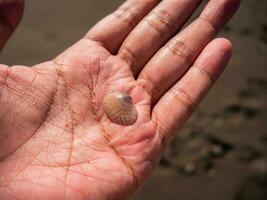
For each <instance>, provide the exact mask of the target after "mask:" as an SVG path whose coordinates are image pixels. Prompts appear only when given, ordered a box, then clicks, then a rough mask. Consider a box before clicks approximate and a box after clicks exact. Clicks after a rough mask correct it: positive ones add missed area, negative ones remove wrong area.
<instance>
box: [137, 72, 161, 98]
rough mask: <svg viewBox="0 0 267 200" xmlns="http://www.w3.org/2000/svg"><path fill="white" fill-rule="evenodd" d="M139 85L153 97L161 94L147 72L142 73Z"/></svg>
mask: <svg viewBox="0 0 267 200" xmlns="http://www.w3.org/2000/svg"><path fill="white" fill-rule="evenodd" d="M139 83H140V85H141V87H142V88H144V90H145V91H146V92H147V93H148V94H149V95H151V96H154V93H155V92H157V93H158V92H160V88H159V87H158V84H157V83H156V80H154V78H153V77H151V76H149V75H148V74H147V73H146V72H142V74H141V75H140V79H139Z"/></svg>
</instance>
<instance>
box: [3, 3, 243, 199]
mask: <svg viewBox="0 0 267 200" xmlns="http://www.w3.org/2000/svg"><path fill="white" fill-rule="evenodd" d="M199 4H200V0H163V1H159V0H146V1H139V0H128V1H126V2H125V3H124V4H123V5H122V6H121V7H120V8H118V10H116V11H115V12H114V13H113V14H111V15H109V16H107V17H106V18H105V19H103V20H102V21H100V22H99V23H98V24H97V25H96V26H94V27H93V28H92V29H91V30H90V31H89V32H88V33H87V34H86V35H85V36H84V37H83V38H82V39H81V40H79V41H78V42H77V43H76V44H74V45H73V46H72V47H70V48H69V49H67V50H66V51H65V52H63V53H62V54H60V55H59V56H57V57H56V58H55V59H53V60H51V61H48V62H45V63H41V64H38V65H35V66H31V68H29V67H26V66H12V67H8V66H5V65H0V199H6V200H9V199H41V200H42V199H77V200H78V199H79V200H80V199H97V200H113V199H116V200H120V199H127V198H128V197H130V196H131V195H132V194H133V193H134V192H135V191H136V190H137V189H138V188H139V186H140V185H141V184H142V183H143V182H144V181H145V180H146V178H147V177H148V176H149V175H150V174H151V173H152V171H153V169H155V166H156V165H157V163H158V161H159V159H160V156H161V153H162V152H163V151H164V148H165V147H166V145H167V144H169V143H170V142H171V141H172V138H173V137H174V136H175V134H176V133H177V132H178V131H179V130H180V129H181V127H182V126H183V125H184V123H185V122H186V121H187V119H188V118H189V117H190V115H191V114H192V112H193V111H194V110H195V109H196V107H197V105H198V104H199V103H200V101H201V100H202V98H203V97H204V96H205V95H206V94H207V92H208V91H209V90H210V88H211V87H212V85H213V84H214V83H215V81H216V80H217V78H218V77H219V75H220V74H221V73H222V71H223V69H224V67H225V66H226V64H227V62H228V61H229V59H230V56H231V50H232V45H231V43H230V42H229V41H228V40H226V39H224V38H217V39H214V38H215V36H216V33H217V32H218V31H220V30H221V28H223V26H224V25H225V24H226V23H227V22H228V20H229V19H230V18H231V17H232V15H233V14H234V13H235V11H236V10H237V8H238V5H239V1H238V0H210V1H209V3H207V5H206V7H205V9H204V10H203V11H202V13H201V14H200V16H199V17H198V18H197V19H196V20H194V22H192V23H190V24H189V25H188V26H186V27H185V28H184V29H183V30H182V31H180V30H181V27H182V26H183V25H184V24H185V22H186V21H187V19H188V18H189V17H190V16H191V15H192V14H193V12H194V10H195V8H197V6H198V5H199ZM22 10H23V2H22V1H19V0H5V1H3V0H1V1H0V11H1V12H0V15H1V18H0V19H1V20H0V35H1V37H0V44H1V45H0V46H1V47H3V46H4V44H5V42H6V41H7V40H8V38H9V36H10V35H11V33H12V31H13V30H14V29H15V27H16V26H17V24H18V23H19V21H20V18H21V15H22ZM113 91H120V92H124V93H128V94H130V95H131V96H132V98H133V101H134V103H135V105H136V107H137V110H138V114H139V117H138V120H137V122H136V123H135V124H133V125H131V126H120V125H116V124H113V123H111V122H110V120H109V119H108V118H107V117H106V115H105V114H104V112H103V107H102V101H103V98H104V96H105V95H106V94H108V93H110V92H113Z"/></svg>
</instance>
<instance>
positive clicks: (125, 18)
mask: <svg viewBox="0 0 267 200" xmlns="http://www.w3.org/2000/svg"><path fill="white" fill-rule="evenodd" d="M159 1H160V0H145V1H140V0H128V1H126V2H125V3H124V4H123V5H122V6H121V7H119V8H118V9H117V10H116V11H115V12H113V13H112V14H111V15H109V16H107V17H106V18H104V19H103V20H102V21H100V22H99V23H98V24H96V25H95V26H94V27H93V28H92V29H91V30H90V31H89V32H88V33H87V35H86V37H87V38H90V39H92V40H95V41H98V42H100V43H101V44H103V46H105V47H106V48H107V49H108V50H109V51H110V52H111V53H115V52H116V51H117V50H118V48H119V46H120V45H121V43H122V42H123V40H124V39H125V38H126V36H127V35H128V34H129V33H130V32H131V31H132V29H133V28H134V27H135V26H136V24H138V22H139V21H140V20H141V19H142V18H143V17H144V16H145V15H146V14H147V13H148V12H149V11H150V10H151V9H152V8H154V7H155V6H156V5H157V4H158V3H159Z"/></svg>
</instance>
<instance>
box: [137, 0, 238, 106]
mask: <svg viewBox="0 0 267 200" xmlns="http://www.w3.org/2000/svg"><path fill="white" fill-rule="evenodd" d="M238 5H239V1H237V0H211V1H210V3H209V4H208V5H207V6H206V8H205V9H204V11H203V12H202V13H201V15H200V16H199V17H198V18H197V19H196V20H195V21H194V22H193V23H192V24H190V25H189V26H188V27H187V28H185V29H184V30H183V31H182V32H181V33H180V34H178V35H177V36H175V37H174V38H173V39H172V40H170V41H169V42H168V43H167V44H166V45H165V46H164V47H163V48H162V49H161V50H160V51H159V52H158V53H157V54H156V55H155V56H154V57H153V58H152V59H151V60H150V62H149V63H148V64H147V65H146V67H145V68H144V69H143V71H142V72H141V74H140V76H139V78H138V81H139V82H140V84H141V85H142V86H143V87H144V88H145V90H146V91H147V92H148V93H150V94H151V95H152V104H153V105H154V104H156V102H157V101H158V100H159V99H160V97H161V96H162V95H163V94H164V93H165V92H166V91H167V90H168V89H169V88H170V87H171V86H172V85H173V84H175V83H176V82H177V81H178V80H179V79H180V78H181V77H182V76H183V75H184V73H185V72H186V71H187V70H188V68H189V67H190V66H191V65H192V64H193V62H194V60H195V59H196V58H197V56H198V55H199V53H200V52H201V51H202V50H203V48H204V47H205V46H206V45H207V44H208V43H209V42H210V41H211V40H212V39H213V38H214V36H215V35H216V33H217V32H218V31H219V30H220V29H221V28H222V27H223V26H224V25H225V24H226V23H227V22H228V20H229V19H230V18H231V16H232V15H233V14H234V12H235V11H236V10H237V8H238Z"/></svg>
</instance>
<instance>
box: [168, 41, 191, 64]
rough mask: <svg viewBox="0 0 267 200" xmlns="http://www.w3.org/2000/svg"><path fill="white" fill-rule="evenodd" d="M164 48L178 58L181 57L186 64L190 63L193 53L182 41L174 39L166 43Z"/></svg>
mask: <svg viewBox="0 0 267 200" xmlns="http://www.w3.org/2000/svg"><path fill="white" fill-rule="evenodd" d="M166 48H167V50H169V51H170V52H171V53H172V54H174V55H175V56H177V57H178V58H181V59H183V60H184V61H185V62H186V64H187V65H190V64H192V62H193V57H194V54H193V52H192V50H191V49H190V48H189V47H188V46H187V45H186V44H185V43H184V42H183V41H181V40H178V39H175V40H173V41H171V42H170V43H169V44H167V45H166Z"/></svg>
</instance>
